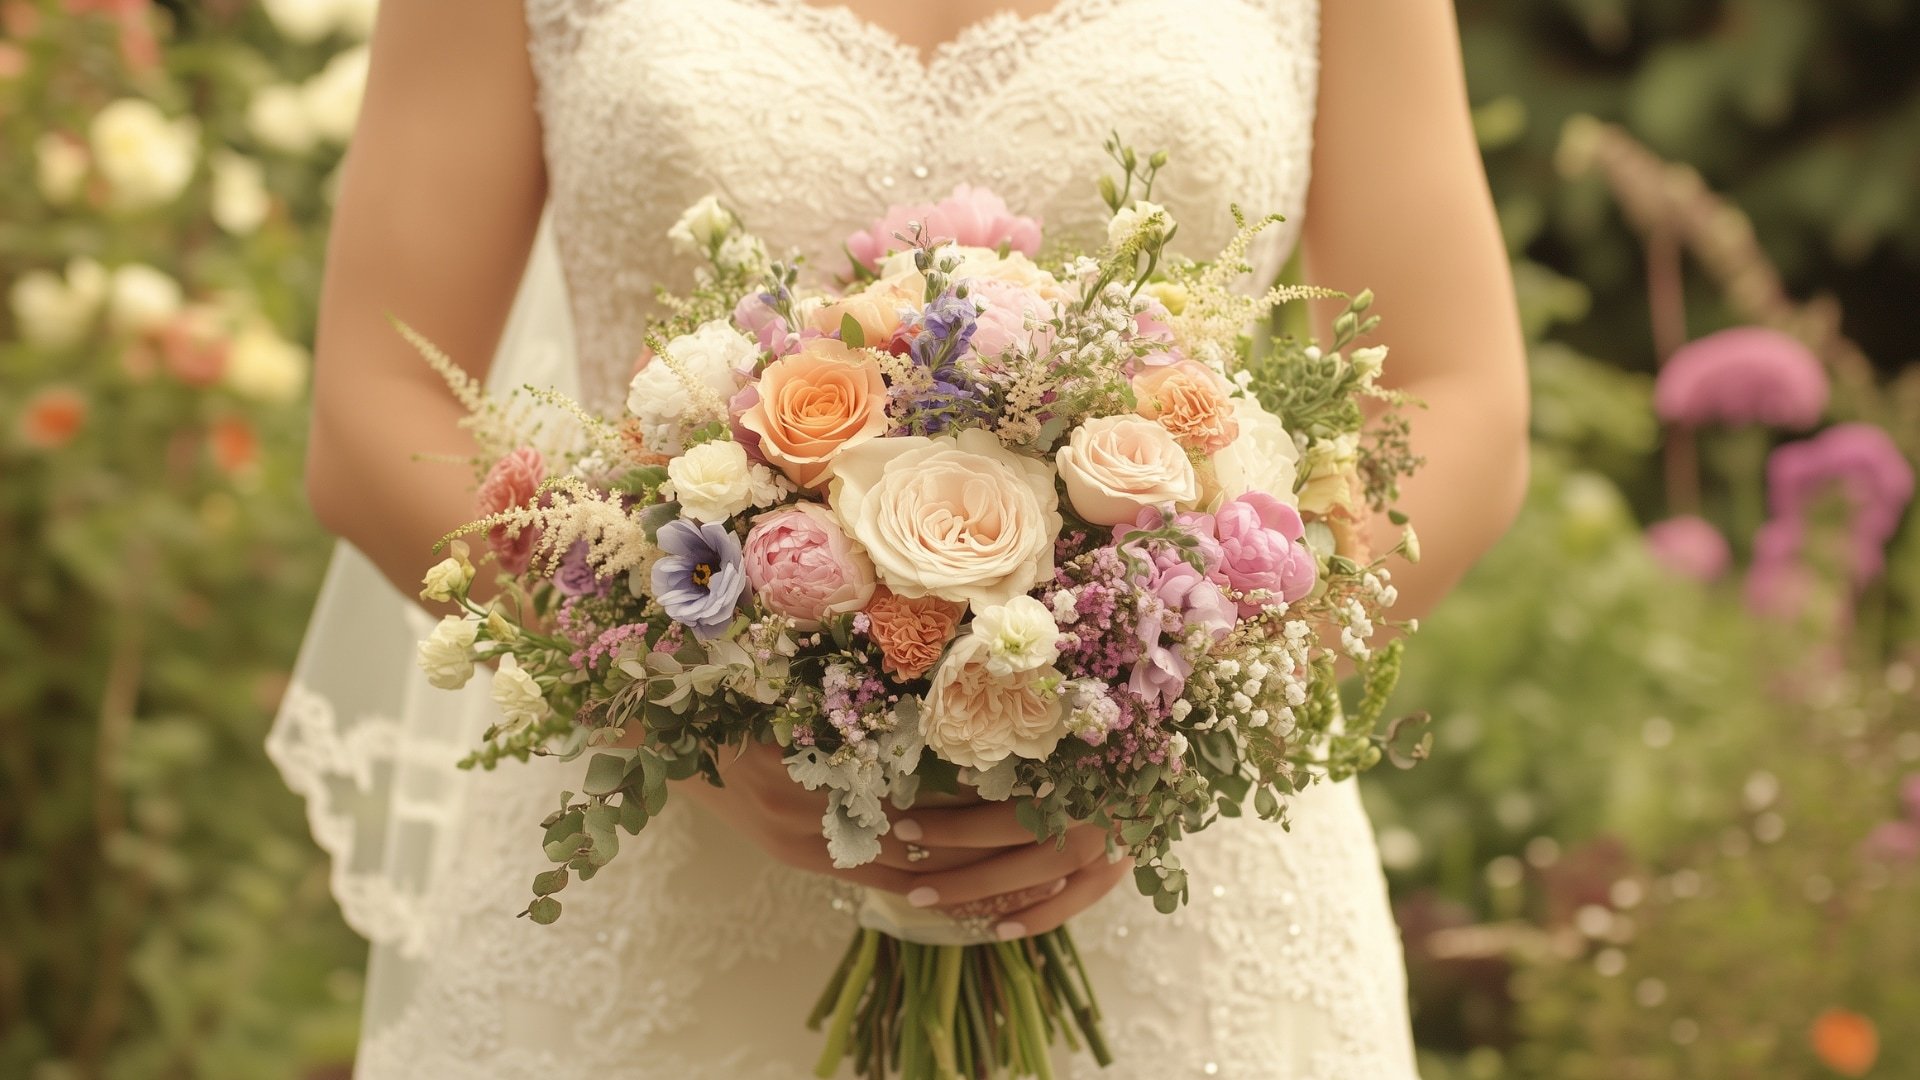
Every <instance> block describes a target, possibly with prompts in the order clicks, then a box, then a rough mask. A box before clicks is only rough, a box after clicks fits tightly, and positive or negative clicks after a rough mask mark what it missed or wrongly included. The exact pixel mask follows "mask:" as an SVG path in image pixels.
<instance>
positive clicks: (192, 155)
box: [88, 98, 200, 210]
mask: <svg viewBox="0 0 1920 1080" xmlns="http://www.w3.org/2000/svg"><path fill="white" fill-rule="evenodd" d="M88 136H89V141H90V142H91V143H92V144H93V159H94V161H96V162H98V163H99V166H100V175H102V176H104V177H106V179H107V185H108V187H109V188H110V190H111V191H112V192H113V201H114V204H115V205H117V206H120V207H122V208H124V209H128V210H144V209H148V208H150V207H155V206H160V205H162V204H163V203H167V202H170V201H172V200H173V199H174V198H176V197H177V196H178V195H179V194H180V192H181V191H182V190H183V189H184V188H185V187H186V186H187V181H189V180H191V179H193V168H194V164H195V163H196V162H197V161H198V159H199V150H200V128H199V125H197V124H195V123H194V122H193V121H192V120H169V119H167V117H166V114H165V113H162V112H161V111H160V108H159V106H157V105H155V104H154V103H153V102H151V101H147V100H145V99H142V98H121V99H120V100H119V101H115V102H113V103H112V104H110V105H108V106H107V107H106V108H104V109H101V110H100V112H99V113H98V114H96V115H95V116H94V118H93V125H92V127H91V128H90V129H89V131H88Z"/></svg>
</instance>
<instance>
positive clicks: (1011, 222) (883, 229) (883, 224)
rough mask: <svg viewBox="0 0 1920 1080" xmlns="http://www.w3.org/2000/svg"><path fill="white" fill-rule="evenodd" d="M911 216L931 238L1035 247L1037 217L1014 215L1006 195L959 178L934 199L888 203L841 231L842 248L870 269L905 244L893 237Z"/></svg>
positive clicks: (1029, 251)
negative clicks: (876, 215)
mask: <svg viewBox="0 0 1920 1080" xmlns="http://www.w3.org/2000/svg"><path fill="white" fill-rule="evenodd" d="M916 221H917V222H919V223H920V225H921V226H922V228H923V229H924V230H925V235H926V236H928V237H930V238H933V239H936V240H950V241H952V242H954V243H956V244H962V245H965V246H967V247H980V248H998V247H999V246H1000V245H1002V244H1005V245H1007V246H1008V247H1009V248H1010V249H1011V250H1014V251H1018V252H1020V253H1021V254H1023V255H1025V256H1027V257H1028V258H1032V257H1033V256H1034V255H1036V254H1038V253H1039V251H1040V222H1039V221H1038V220H1037V219H1034V218H1029V217H1019V216H1017V215H1015V214H1014V213H1013V212H1012V211H1011V210H1009V209H1008V208H1007V203H1006V200H1004V199H1002V198H1001V197H1000V196H998V195H995V194H994V193H993V192H991V191H988V190H987V189H986V188H980V187H969V186H967V185H966V184H961V185H960V186H958V187H956V188H954V189H953V194H952V195H950V196H948V197H947V198H945V199H942V200H941V201H940V202H938V203H930V204H921V205H918V206H894V207H890V208H889V209H888V210H887V213H886V216H885V217H883V218H881V219H880V220H879V221H876V222H874V223H873V224H872V225H870V226H868V227H867V228H865V229H862V230H861V231H859V232H857V233H854V234H853V235H852V236H849V237H847V253H848V254H850V255H852V256H853V258H854V261H855V262H857V263H859V264H860V265H861V266H864V267H866V268H867V269H868V270H873V269H876V268H878V267H879V265H880V260H882V259H884V258H886V256H887V255H888V254H889V253H891V252H895V251H901V250H904V249H905V247H906V244H905V243H904V242H903V241H900V240H897V239H895V238H894V237H895V235H896V234H898V235H900V236H909V235H911V233H910V231H909V229H908V228H907V226H908V225H909V224H910V223H912V222H916Z"/></svg>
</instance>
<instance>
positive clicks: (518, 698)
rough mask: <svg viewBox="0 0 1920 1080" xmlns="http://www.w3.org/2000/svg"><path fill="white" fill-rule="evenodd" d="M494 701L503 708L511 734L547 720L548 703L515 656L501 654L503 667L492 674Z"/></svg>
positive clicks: (537, 685) (537, 684) (502, 711)
mask: <svg viewBox="0 0 1920 1080" xmlns="http://www.w3.org/2000/svg"><path fill="white" fill-rule="evenodd" d="M493 701H494V704H496V705H498V706H500V712H501V714H502V715H504V716H505V717H506V720H507V728H508V729H509V730H511V731H521V730H524V729H526V728H527V727H529V726H530V725H533V724H536V723H539V722H540V721H541V720H544V719H546V716H547V699H546V698H544V697H542V696H541V695H540V684H539V683H537V682H534V681H533V676H531V675H529V674H527V671H526V669H525V668H523V667H521V666H520V660H519V658H518V657H516V656H514V655H513V654H512V653H503V654H501V656H500V667H499V669H498V670H496V671H495V672H494V673H493Z"/></svg>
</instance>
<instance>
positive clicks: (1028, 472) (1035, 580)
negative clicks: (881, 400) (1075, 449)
mask: <svg viewBox="0 0 1920 1080" xmlns="http://www.w3.org/2000/svg"><path fill="white" fill-rule="evenodd" d="M827 502H828V505H829V506H831V507H832V508H833V512H834V515H835V516H836V517H838V518H839V519H840V525H841V527H842V528H843V529H845V530H846V533H847V535H848V536H851V537H853V539H854V540H855V541H856V542H857V543H859V544H860V545H861V546H862V547H864V548H866V549H867V554H868V555H869V556H870V557H871V558H872V559H873V564H874V568H875V569H876V570H877V571H878V572H879V575H880V580H881V581H882V582H885V583H886V585H887V587H888V588H890V589H892V590H893V591H895V592H897V593H899V594H900V595H902V596H909V597H918V596H937V597H940V598H941V599H943V600H954V601H964V602H967V603H970V604H972V605H973V606H974V607H975V608H976V609H979V608H983V607H987V606H990V605H993V604H1003V603H1006V602H1007V601H1008V600H1009V599H1011V598H1013V597H1015V596H1018V595H1020V594H1021V593H1024V592H1027V591H1028V590H1030V589H1032V588H1034V587H1035V586H1036V585H1038V584H1039V583H1040V582H1042V581H1044V580H1046V579H1047V578H1048V577H1050V576H1051V575H1052V574H1053V539H1054V537H1055V536H1057V535H1058V534H1059V532H1060V525H1061V521H1060V507H1059V502H1058V499H1057V498H1056V496H1055V495H1054V490H1053V470H1052V469H1050V468H1048V467H1047V465H1046V463H1045V462H1043V461H1036V460H1034V459H1032V458H1028V457H1023V456H1021V455H1019V454H1016V453H1014V452H1013V451H1011V450H1008V449H1007V448H1006V447H1004V446H1002V445H1001V444H1000V440H999V439H996V438H994V437H993V435H992V434H990V433H988V432H985V431H980V430H978V429H968V430H966V431H962V432H960V433H959V434H958V435H956V436H948V437H942V438H938V439H930V438H925V437H923V436H909V437H906V438H898V439H874V440H873V441H871V442H867V443H863V444H861V445H859V446H856V447H854V448H852V449H850V450H844V451H842V452H841V453H840V456H839V457H838V458H836V459H835V460H834V472H833V482H832V484H831V485H830V487H829V489H828V495H827Z"/></svg>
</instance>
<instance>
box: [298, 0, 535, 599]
mask: <svg viewBox="0 0 1920 1080" xmlns="http://www.w3.org/2000/svg"><path fill="white" fill-rule="evenodd" d="M545 197H546V172H545V167H544V165H543V159H542V155H541V146H540V125H539V120H538V118H537V116H536V114H535V111H534V80H533V73H532V71H531V69H530V66H529V62H528V59H527V49H526V25H525V19H524V16H523V14H522V12H521V5H520V4H519V3H517V2H514V0H470V2H463V3H455V2H452V0H440V2H437V3H429V2H425V0H411V2H407V3H393V4H385V5H382V6H381V9H380V17H379V22H378V25H377V27H376V29H375V31H374V38H373V64H372V71H371V73H370V75H369V77H368V80H367V92H366V99H365V104H364V105H363V106H362V108H361V114H360V124H359V127H358V129H357V130H356V131H355V133H354V137H353V143H352V145H351V146H350V147H349V148H348V151H347V156H346V162H345V164H344V166H343V167H342V170H341V184H340V192H339V197H338V203H337V209H336V212H335V214H334V220H333V231H332V234H331V236H330V238H329V243H328V248H327V268H326V280H325V283H324V285H323V288H322V292H321V302H320V321H319V328H318V333H317V336H316V341H315V347H314V349H315V365H314V387H313V433H312V441H311V445H310V447H309V449H308V455H307V492H308V496H309V498H310V500H311V502H312V504H313V509H314V513H315V514H316V515H317V516H318V517H319V518H320V521H321V522H322V523H323V524H325V525H326V527H327V528H328V529H330V530H331V531H333V532H335V533H337V534H339V535H340V536H343V537H345V538H346V539H348V540H350V541H352V542H353V544H354V546H356V547H358V548H359V549H360V550H361V551H363V552H365V553H366V554H367V555H368V557H370V558H371V559H372V560H373V561H374V563H375V564H376V565H378V566H379V567H380V569H381V571H382V572H384V573H385V574H386V576H387V577H388V578H389V579H390V580H391V581H392V582H393V583H394V585H395V586H397V587H398V588H399V589H400V591H401V592H402V593H403V594H405V595H408V596H411V595H413V594H414V593H416V592H418V591H419V588H420V576H421V573H422V572H423V571H424V570H425V569H426V567H427V565H428V564H429V563H431V562H433V561H434V560H435V558H436V556H435V555H434V554H433V545H434V542H435V541H436V540H438V539H439V538H440V537H441V536H442V535H444V534H445V533H446V532H448V531H449V530H451V529H453V528H456V527H457V526H459V525H461V524H462V523H464V522H466V521H468V520H469V519H471V518H472V517H473V496H472V490H471V489H472V478H471V477H470V476H468V475H467V473H466V472H465V471H463V470H461V469H460V468H458V467H456V466H450V465H445V464H437V463H428V462H418V461H415V460H414V459H415V456H416V455H419V454H423V453H425V454H460V455H465V454H470V453H472V452H473V447H472V444H471V441H470V440H469V439H468V437H467V436H466V434H465V433H464V432H463V431H462V430H461V429H460V428H459V427H458V426H457V425H458V421H459V420H460V418H461V417H462V416H463V415H464V411H463V410H462V409H461V407H460V405H459V403H458V402H456V401H455V400H454V398H453V397H452V395H451V394H450V393H449V392H448V390H447V388H446V385H445V384H444V383H443V382H442V381H441V379H440V377H439V376H438V375H436V374H435V373H434V372H433V371H432V369H430V368H428V367H427V365H426V364H425V363H423V362H422V361H421V359H420V357H419V356H418V355H417V354H416V353H415V352H414V351H413V349H412V348H411V347H410V346H408V345H407V344H406V343H405V342H404V341H402V340H401V339H400V337H399V335H398V334H397V333H396V332H395V331H394V328H393V326H392V325H391V324H389V323H388V321H387V319H388V316H389V315H392V316H394V317H397V318H399V319H402V320H404V321H406V322H407V323H409V324H411V325H412V326H413V327H414V328H416V329H418V330H419V331H420V332H421V333H423V334H425V335H426V336H427V337H428V338H429V339H431V340H432V341H434V342H435V343H436V344H438V345H439V346H440V347H441V348H443V349H445V350H446V352H447V353H448V355H450V356H452V357H453V358H454V359H455V360H456V361H458V362H459V363H460V364H461V365H462V366H463V367H465V368H466V369H467V370H468V371H469V372H471V373H472V374H474V375H475V376H476V377H479V376H484V375H485V374H486V367H487V365H488V364H489V363H490V362H491V360H492V357H493V350H494V347H495V344H496V343H497V341H498V339H499V335H500V331H501V327H502V324H503V322H504V321H505V319H506V314H507V310H508V308H509V307H510V305H511V304H512V301H513V296H514V292H515V290H516V288H517V287H518V284H519V281H520V274H521V270H522V268H523V267H524V265H525V263H526V258H527V252H528V250H529V248H530V247H531V246H532V242H533V234H534V230H535V228H536V227H537V225H538V224H539V218H540V208H541V204H542V202H543V201H544V199H545Z"/></svg>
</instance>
